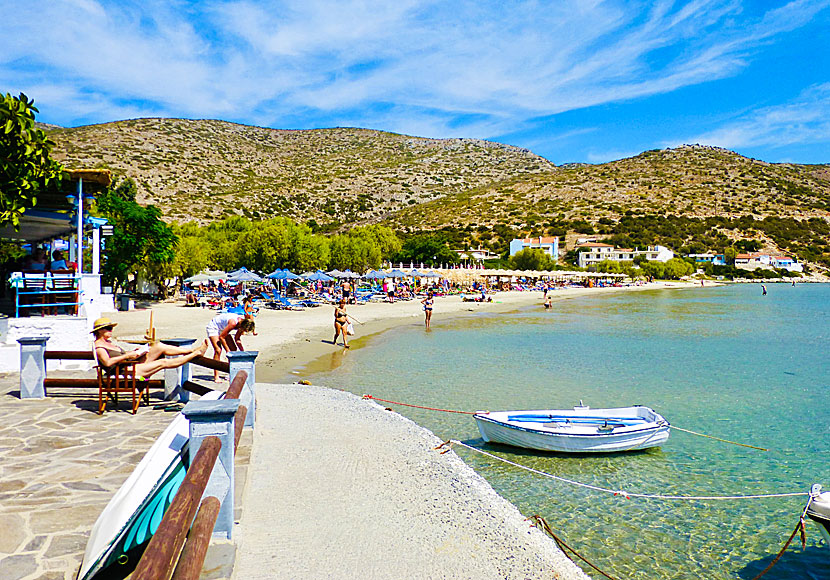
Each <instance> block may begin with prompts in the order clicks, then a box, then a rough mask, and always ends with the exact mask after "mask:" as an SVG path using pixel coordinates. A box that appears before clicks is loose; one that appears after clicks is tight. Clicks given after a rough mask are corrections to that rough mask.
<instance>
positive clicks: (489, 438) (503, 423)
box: [473, 401, 671, 453]
mask: <svg viewBox="0 0 830 580" xmlns="http://www.w3.org/2000/svg"><path fill="white" fill-rule="evenodd" d="M473 418H474V419H475V420H476V423H477V424H478V430H479V431H480V432H481V436H482V438H483V439H484V441H486V442H488V443H491V442H492V443H503V444H505V445H512V446H514V447H524V448H526V449H537V450H539V451H558V452H560V453H613V452H619V451H634V450H638V449H648V448H649V447H659V446H660V445H662V444H663V443H665V442H666V441H667V440H668V438H669V430H670V429H671V425H669V422H668V421H666V420H665V419H664V418H663V416H662V415H660V414H659V413H657V412H655V411H654V410H653V409H649V408H648V407H643V406H641V405H635V406H632V407H618V408H614V409H591V408H590V407H588V406H586V405H583V404H582V401H580V402H579V405H577V406H575V407H574V408H573V409H549V410H539V411H493V412H490V411H478V412H476V414H475V415H473Z"/></svg>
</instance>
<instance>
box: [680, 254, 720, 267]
mask: <svg viewBox="0 0 830 580" xmlns="http://www.w3.org/2000/svg"><path fill="white" fill-rule="evenodd" d="M689 257H690V258H691V259H693V260H694V261H695V262H697V263H701V262H710V263H711V264H712V265H713V266H725V265H726V256H725V255H723V254H689Z"/></svg>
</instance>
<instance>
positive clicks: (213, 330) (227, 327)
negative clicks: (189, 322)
mask: <svg viewBox="0 0 830 580" xmlns="http://www.w3.org/2000/svg"><path fill="white" fill-rule="evenodd" d="M254 328H255V324H254V319H253V318H251V317H248V316H242V315H241V314H231V313H229V312H223V313H222V314H219V315H217V316H214V317H213V319H211V321H210V322H208V325H207V327H206V328H205V330H207V335H208V340H210V344H211V345H212V346H213V360H217V361H218V360H220V359H221V358H222V351H223V350H225V351H227V352H230V351H237V350H245V348H244V347H243V346H242V335H243V334H245V333H246V332H252V331H253V330H254ZM233 331H236V332H234V333H233V335H231V332H233ZM213 380H214V382H217V383H218V382H219V371H217V370H214V371H213Z"/></svg>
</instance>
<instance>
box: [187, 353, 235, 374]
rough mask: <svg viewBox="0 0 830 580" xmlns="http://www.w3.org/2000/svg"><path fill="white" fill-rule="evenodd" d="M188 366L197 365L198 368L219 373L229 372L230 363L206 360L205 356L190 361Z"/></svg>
mask: <svg viewBox="0 0 830 580" xmlns="http://www.w3.org/2000/svg"><path fill="white" fill-rule="evenodd" d="M190 364H194V365H199V366H200V367H205V368H208V369H211V370H214V371H219V372H221V373H227V372H230V369H231V365H230V363H227V362H225V361H221V360H213V359H212V358H207V357H206V356H197V357H196V358H194V359H193V360H192V361H190Z"/></svg>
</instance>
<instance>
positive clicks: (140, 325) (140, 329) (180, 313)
mask: <svg viewBox="0 0 830 580" xmlns="http://www.w3.org/2000/svg"><path fill="white" fill-rule="evenodd" d="M719 285H720V284H719V283H716V282H711V281H706V283H705V287H706V288H710V287H713V286H719ZM684 288H701V285H700V283H699V282H665V281H661V282H653V283H650V284H642V285H639V286H611V287H604V288H565V289H557V290H552V291H550V292H549V294H550V295H551V296H552V302H553V304H554V308H555V304H556V302H558V301H561V300H567V299H571V298H577V297H581V296H599V295H603V294H609V293H618V292H642V291H658V290H668V289H673V290H676V289H684ZM491 296H492V297H493V301H492V302H464V301H462V299H461V297H460V296H458V295H452V296H440V297H436V300H435V310H434V315H433V325H434V326H435V327H436V328H434V329H433V330H431V332H436V331H437V332H440V325H441V323H442V322H444V321H446V320H448V319H454V318H458V317H466V316H475V315H478V314H485V313H487V314H504V313H507V312H514V311H516V310H519V309H522V308H527V307H533V306H538V307H539V308H542V307H543V298H542V292H541V291H523V292H520V291H508V292H499V293H497V294H494V295H491ZM151 311H152V312H153V320H154V326H155V328H156V332H157V335H158V336H160V337H171V338H172V337H182V338H193V339H196V340H199V341H201V340H203V339H204V338H205V336H206V333H205V326H206V325H207V323H208V322H209V321H210V319H211V318H212V317H213V316H215V315H216V314H217V313H216V311H214V310H209V309H203V308H192V307H190V308H188V307H185V306H183V303H182V302H174V301H167V302H160V303H154V304H152V305H151V306H150V307H149V308H144V309H137V310H131V311H129V312H117V313H114V314H112V315H111V318H112V319H113V321H115V322H117V323H118V327H116V329H115V333H116V335H117V336H118V338H119V339H121V340H131V339H136V338H141V337H143V335H144V332H145V331H146V329H147V326H148V324H149V313H150V312H151ZM347 311H348V312H349V314H351V315H353V316H354V317H355V319H356V320H359V321H360V322H359V323H358V324H355V330H356V334H355V336H353V337H351V339H350V343H351V344H350V346H351V348H352V350H354V349H359V348H361V347H362V346H364V345H366V344H367V343H369V342H370V339H371V338H373V337H376V336H378V335H379V334H382V333H383V332H386V331H388V330H391V329H393V328H397V327H399V326H401V325H410V324H411V325H414V326H421V327H423V325H424V315H423V309H422V306H421V302H420V300H417V299H416V300H409V301H397V302H395V303H391V304H390V303H386V302H370V303H368V304H363V305H349V306H347ZM256 322H257V335H255V336H254V335H250V334H249V335H245V337H244V338H243V343H244V346H245V349H246V350H252V351H258V352H259V355H258V357H257V361H256V373H257V375H256V380H257V382H260V383H286V382H296V381H297V380H298V379H300V378H301V377H302V374H303V372H302V371H303V369H305V368H306V367H309V366H311V365H313V366H315V367H319V366H320V365H319V364H315V361H318V362H319V361H320V359H322V358H323V357H326V356H327V355H330V354H333V353H342V352H343V351H344V348H343V346H341V345H338V346H335V345H333V344H332V341H331V339H332V337H333V335H334V330H333V306H331V305H323V306H319V307H315V308H306V309H305V310H301V311H294V310H271V309H268V308H262V309H260V311H259V312H258V314H257V317H256ZM211 354H212V350H208V353H207V355H206V356H208V357H210V356H211ZM196 376H197V378H202V379H204V378H205V377H208V375H196ZM335 386H336V385H335Z"/></svg>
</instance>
